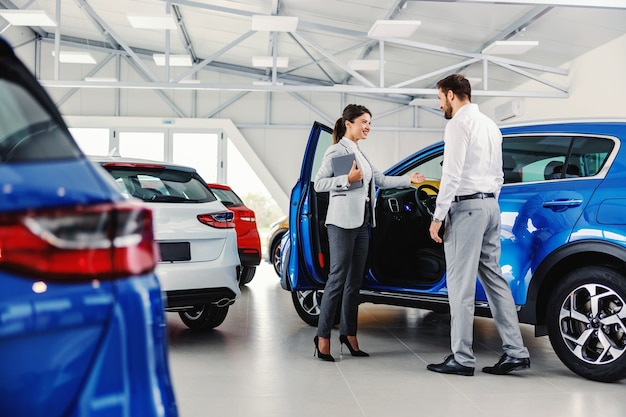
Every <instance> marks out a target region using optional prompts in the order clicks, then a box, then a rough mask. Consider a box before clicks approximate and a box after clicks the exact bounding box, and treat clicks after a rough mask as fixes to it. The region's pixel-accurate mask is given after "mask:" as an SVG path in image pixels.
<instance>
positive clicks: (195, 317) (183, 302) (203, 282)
mask: <svg viewBox="0 0 626 417" xmlns="http://www.w3.org/2000/svg"><path fill="white" fill-rule="evenodd" d="M91 160H92V161H94V162H95V163H97V164H99V165H101V166H102V167H103V168H104V169H105V170H106V171H107V172H108V173H109V174H110V175H111V176H112V177H113V179H114V180H115V182H116V183H117V184H118V185H119V186H120V187H121V188H122V192H123V193H124V194H125V195H126V196H127V197H135V198H139V199H141V200H143V201H145V202H146V205H147V206H148V207H149V208H151V209H152V211H153V217H154V233H155V240H156V241H157V242H158V244H159V249H160V252H161V259H160V261H159V263H158V264H157V268H156V272H157V276H158V277H159V281H160V283H161V287H162V288H163V290H164V292H165V294H166V296H167V304H166V310H168V311H177V312H178V314H179V315H180V318H181V319H182V321H183V322H184V323H185V325H187V327H189V328H191V329H212V328H214V327H217V326H219V325H220V324H222V322H223V321H224V319H225V318H226V314H227V313H228V307H229V306H230V305H231V304H233V303H234V302H235V299H237V298H239V296H240V295H241V292H240V290H239V284H238V281H237V277H238V276H239V268H240V262H239V254H238V252H237V235H236V233H235V223H234V219H233V213H232V212H231V211H229V210H228V209H226V207H225V206H224V205H223V204H222V203H221V202H220V201H219V200H217V198H216V197H215V195H214V194H213V193H212V192H211V190H210V189H209V188H208V186H207V185H206V181H204V180H203V179H202V178H201V177H200V175H198V173H197V172H196V170H195V169H193V168H190V167H186V166H181V165H173V164H168V163H164V162H156V161H148V160H141V159H129V158H120V157H91Z"/></svg>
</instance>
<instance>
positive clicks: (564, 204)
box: [543, 199, 583, 211]
mask: <svg viewBox="0 0 626 417" xmlns="http://www.w3.org/2000/svg"><path fill="white" fill-rule="evenodd" d="M582 203H583V200H582V199H567V200H552V201H544V202H543V208H549V209H551V210H553V211H564V210H567V209H568V208H571V207H578V206H580V205H581V204H582Z"/></svg>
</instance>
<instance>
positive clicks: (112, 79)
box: [85, 77, 119, 83]
mask: <svg viewBox="0 0 626 417" xmlns="http://www.w3.org/2000/svg"><path fill="white" fill-rule="evenodd" d="M85 81H89V82H96V83H97V82H100V83H116V82H118V81H119V80H118V79H117V78H116V77H85Z"/></svg>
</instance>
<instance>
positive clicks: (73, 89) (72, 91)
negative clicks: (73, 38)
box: [56, 54, 115, 107]
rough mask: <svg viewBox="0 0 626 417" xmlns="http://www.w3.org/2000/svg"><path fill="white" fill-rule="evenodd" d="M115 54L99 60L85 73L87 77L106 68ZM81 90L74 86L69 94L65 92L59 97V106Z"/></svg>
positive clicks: (57, 103)
mask: <svg viewBox="0 0 626 417" xmlns="http://www.w3.org/2000/svg"><path fill="white" fill-rule="evenodd" d="M114 56H115V55H113V54H111V55H109V56H107V57H106V58H104V59H103V60H102V61H100V62H98V65H96V66H95V67H93V68H92V69H91V70H90V71H89V72H88V73H87V75H85V78H87V77H93V76H94V75H96V74H97V73H98V71H100V70H101V69H102V68H104V66H105V65H106V64H108V63H109V61H110V60H111V58H113V57H114ZM78 90H79V88H72V89H71V90H70V91H68V92H67V94H65V95H64V96H63V97H61V98H60V99H59V101H57V102H56V105H57V107H61V105H62V104H63V103H65V102H66V101H67V100H68V99H69V98H70V97H72V96H73V95H74V93H76V92H77V91H78Z"/></svg>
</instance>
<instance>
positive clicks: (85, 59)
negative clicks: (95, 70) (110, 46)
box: [52, 51, 96, 64]
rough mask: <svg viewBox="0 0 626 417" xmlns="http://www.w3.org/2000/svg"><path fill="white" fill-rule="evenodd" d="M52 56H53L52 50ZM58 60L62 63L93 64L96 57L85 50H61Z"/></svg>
mask: <svg viewBox="0 0 626 417" xmlns="http://www.w3.org/2000/svg"><path fill="white" fill-rule="evenodd" d="M52 56H55V53H54V51H52ZM59 62H63V63H64V64H95V63H96V59H95V58H94V57H93V55H91V52H85V51H61V52H59Z"/></svg>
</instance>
